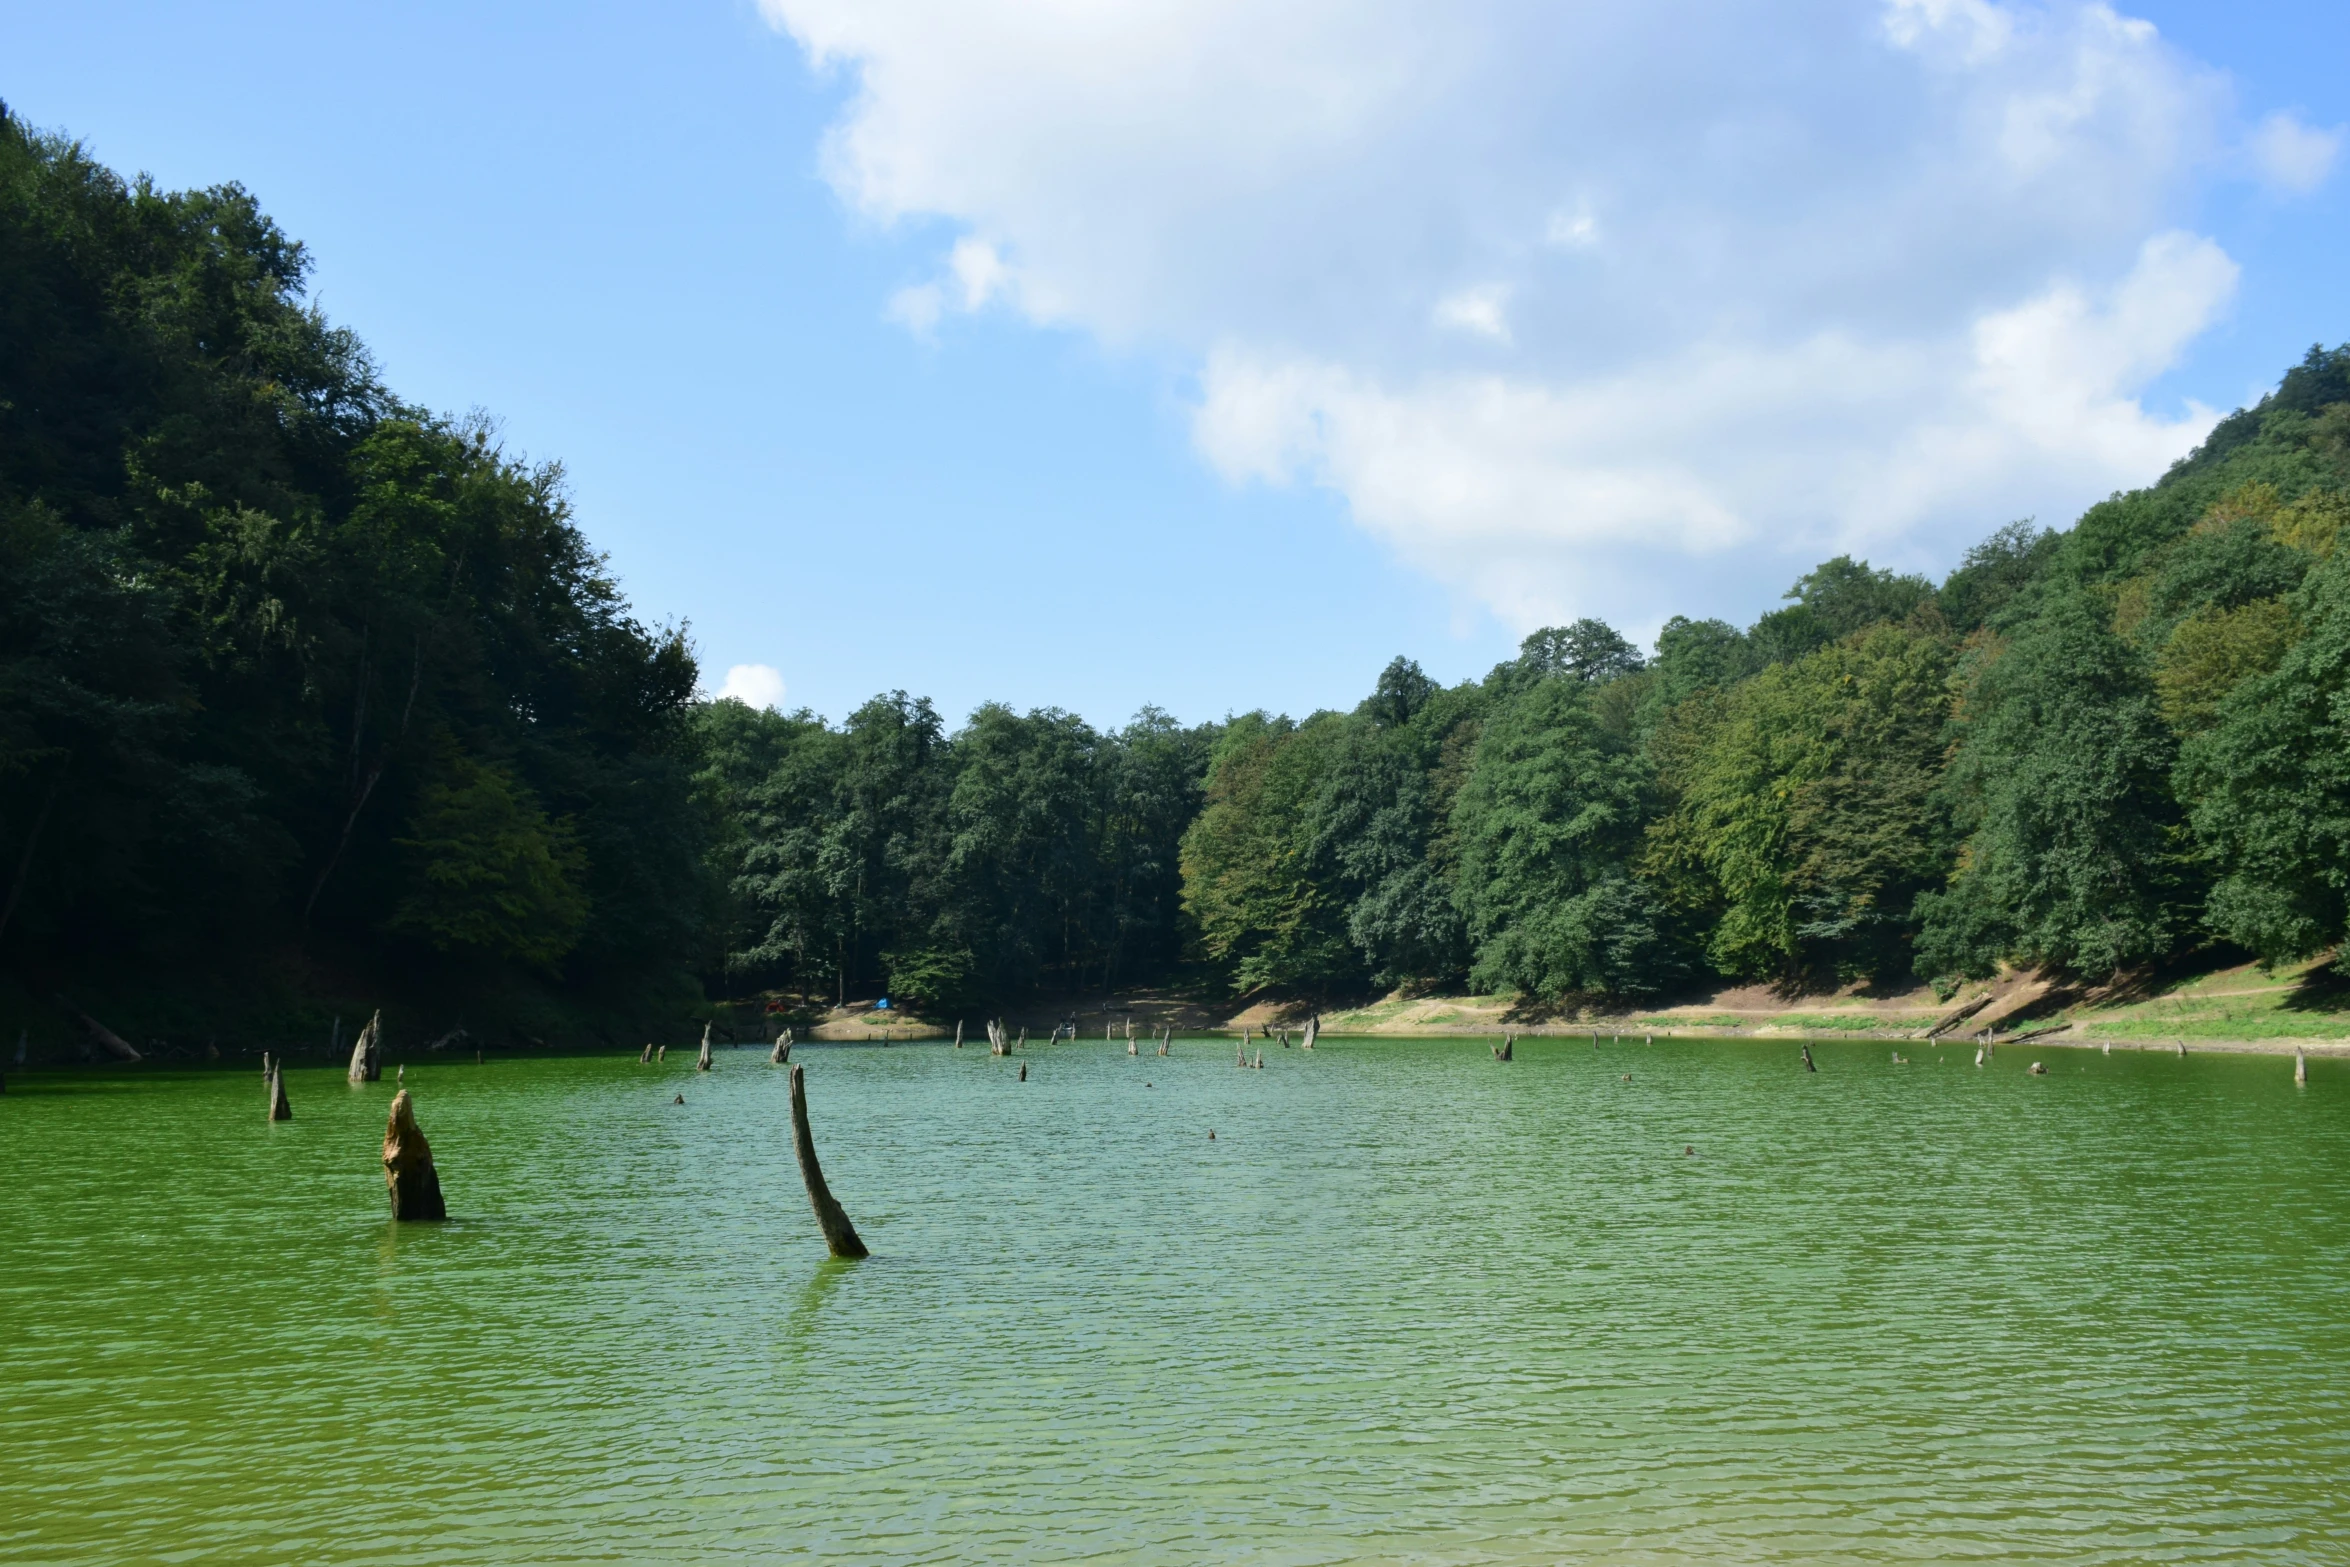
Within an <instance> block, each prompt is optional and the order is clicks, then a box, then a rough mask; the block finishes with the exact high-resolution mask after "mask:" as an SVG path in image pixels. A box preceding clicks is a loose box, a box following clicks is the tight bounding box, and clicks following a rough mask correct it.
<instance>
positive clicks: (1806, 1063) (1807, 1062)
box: [1803, 1045, 1819, 1072]
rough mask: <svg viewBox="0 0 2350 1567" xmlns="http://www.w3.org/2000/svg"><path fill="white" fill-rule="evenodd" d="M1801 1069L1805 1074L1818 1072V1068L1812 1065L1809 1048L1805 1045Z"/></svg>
mask: <svg viewBox="0 0 2350 1567" xmlns="http://www.w3.org/2000/svg"><path fill="white" fill-rule="evenodd" d="M1803 1069H1804V1070H1805V1071H1806V1072H1817V1071H1818V1070H1819V1068H1818V1067H1816V1066H1814V1065H1812V1060H1811V1046H1809V1045H1805V1046H1804V1047H1803Z"/></svg>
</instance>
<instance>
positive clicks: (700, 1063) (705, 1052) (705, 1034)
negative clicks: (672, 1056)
mask: <svg viewBox="0 0 2350 1567" xmlns="http://www.w3.org/2000/svg"><path fill="white" fill-rule="evenodd" d="M694 1070H695V1071H697V1072H707V1071H709V1070H710V1025H709V1024H707V1023H704V1024H703V1025H702V1054H701V1057H700V1059H698V1060H696V1061H695V1062H694Z"/></svg>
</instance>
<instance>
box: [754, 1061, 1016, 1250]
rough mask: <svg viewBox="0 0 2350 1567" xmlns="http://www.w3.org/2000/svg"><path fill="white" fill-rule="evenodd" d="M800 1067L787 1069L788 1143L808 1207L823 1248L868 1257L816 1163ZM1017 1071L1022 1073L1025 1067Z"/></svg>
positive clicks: (821, 1169) (802, 1069)
mask: <svg viewBox="0 0 2350 1567" xmlns="http://www.w3.org/2000/svg"><path fill="white" fill-rule="evenodd" d="M804 1070H805V1069H804V1068H802V1067H796V1066H795V1067H793V1068H792V1069H791V1145H792V1151H793V1152H795V1153H797V1154H798V1155H799V1156H800V1179H801V1180H802V1181H803V1182H805V1183H806V1184H807V1187H808V1206H809V1207H811V1208H813V1209H815V1210H816V1225H817V1228H819V1229H821V1230H822V1231H823V1232H824V1245H825V1248H826V1249H827V1250H828V1251H830V1252H831V1253H832V1254H833V1255H834V1256H835V1257H863V1256H868V1255H870V1254H869V1253H868V1252H867V1251H866V1250H865V1243H864V1242H863V1241H861V1240H859V1239H858V1238H857V1227H856V1226H855V1225H853V1224H851V1223H850V1222H849V1216H848V1214H847V1213H846V1212H845V1211H843V1209H842V1208H841V1205H840V1204H839V1203H837V1202H835V1201H834V1200H833V1196H832V1188H831V1187H829V1186H827V1185H825V1184H824V1167H823V1166H822V1165H819V1164H818V1163H817V1162H816V1139H815V1138H814V1137H813V1136H811V1135H810V1134H809V1132H808V1086H807V1080H806V1079H805V1077H803V1076H802V1073H803V1072H804ZM1021 1070H1022V1071H1023V1072H1025V1071H1026V1070H1027V1068H1026V1066H1023V1067H1022V1068H1021Z"/></svg>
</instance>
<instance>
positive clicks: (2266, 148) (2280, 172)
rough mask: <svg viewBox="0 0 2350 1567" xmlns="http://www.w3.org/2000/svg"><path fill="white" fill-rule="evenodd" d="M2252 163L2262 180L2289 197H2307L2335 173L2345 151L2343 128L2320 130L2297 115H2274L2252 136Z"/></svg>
mask: <svg viewBox="0 0 2350 1567" xmlns="http://www.w3.org/2000/svg"><path fill="white" fill-rule="evenodd" d="M2251 147H2252V164H2253V167H2254V168H2256V169H2258V170H2259V171H2260V177H2261V179H2262V180H2263V181H2264V182H2265V183H2266V184H2267V185H2268V186H2269V188H2270V189H2272V190H2275V191H2277V192H2279V193H2281V194H2283V195H2287V196H2306V195H2308V194H2309V193H2310V192H2311V191H2313V190H2315V189H2317V188H2318V187H2319V186H2320V185H2323V184H2324V183H2325V182H2326V176H2327V175H2329V174H2331V173H2333V172H2334V159H2335V158H2336V157H2337V156H2339V155H2340V153H2341V151H2342V129H2341V127H2340V126H2336V127H2335V128H2334V129H2332V130H2330V131H2323V130H2318V129H2316V128H2315V127H2313V126H2308V125H2304V124H2302V123H2301V120H2300V117H2299V116H2298V115H2292V114H2281V113H2280V114H2272V115H2270V116H2269V117H2268V118H2267V119H2265V120H2262V121H2261V122H2260V124H2259V126H2258V128H2257V129H2255V130H2254V131H2253V133H2252V141H2251Z"/></svg>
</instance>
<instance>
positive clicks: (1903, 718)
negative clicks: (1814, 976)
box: [1654, 626, 1949, 978]
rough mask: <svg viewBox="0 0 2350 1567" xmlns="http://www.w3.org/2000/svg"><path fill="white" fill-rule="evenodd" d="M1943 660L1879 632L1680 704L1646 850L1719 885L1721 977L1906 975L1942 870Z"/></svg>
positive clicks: (1913, 637) (1908, 638)
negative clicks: (1925, 897)
mask: <svg viewBox="0 0 2350 1567" xmlns="http://www.w3.org/2000/svg"><path fill="white" fill-rule="evenodd" d="M1948 662H1949V655H1948V651H1947V649H1946V647H1945V646H1944V644H1942V643H1941V642H1940V641H1938V640H1936V639H1934V638H1931V637H1926V636H1921V635H1917V634H1914V633H1911V632H1908V631H1905V630H1903V629H1901V628H1899V627H1895V626H1878V627H1877V628H1875V629H1874V630H1870V631H1864V632H1861V633H1859V634H1857V635H1855V636H1852V637H1850V638H1847V639H1846V640H1844V641H1842V642H1838V643H1835V644H1833V645H1831V646H1829V647H1826V648H1823V649H1821V650H1820V651H1818V652H1816V653H1813V654H1811V655H1809V656H1808V657H1806V658H1803V659H1801V660H1799V661H1797V662H1795V663H1793V664H1780V665H1775V666H1773V667H1772V668H1769V669H1766V670H1764V671H1763V672H1762V673H1761V674H1759V675H1757V676H1756V677H1754V678H1753V679H1752V680H1750V681H1747V682H1746V683H1745V684H1743V685H1741V686H1739V687H1737V688H1736V689H1735V690H1734V691H1732V692H1730V693H1729V694H1728V695H1727V696H1725V697H1724V698H1723V699H1721V700H1719V701H1717V702H1714V703H1711V704H1706V705H1704V706H1702V707H1693V708H1692V709H1690V710H1689V712H1688V716H1687V718H1686V720H1685V724H1686V726H1687V728H1688V729H1690V730H1692V731H1694V732H1691V733H1685V734H1682V735H1679V736H1676V737H1675V744H1674V745H1673V746H1672V747H1671V748H1670V754H1671V756H1672V758H1673V768H1672V772H1671V773H1670V775H1669V776H1668V778H1667V781H1666V782H1667V787H1668V789H1669V790H1670V792H1671V794H1672V797H1673V799H1674V802H1675V804H1674V807H1673V810H1672V811H1671V813H1670V814H1669V815H1668V816H1666V817H1665V818H1664V819H1663V820H1662V821H1660V822H1659V823H1658V824H1657V827H1656V829H1655V833H1654V838H1655V849H1654V854H1655V856H1656V860H1657V862H1658V868H1659V870H1660V872H1661V871H1662V870H1663V868H1664V867H1665V866H1666V865H1676V866H1679V867H1681V868H1683V869H1685V870H1687V869H1694V870H1697V871H1700V872H1702V874H1703V875H1704V876H1705V877H1706V878H1707V880H1708V881H1709V882H1710V883H1711V886H1712V888H1713V889H1715V894H1716V895H1715V897H1714V898H1712V899H1711V900H1708V901H1710V902H1712V903H1713V904H1714V905H1715V906H1716V907H1717V908H1718V910H1719V913H1718V916H1717V919H1716V922H1715V924H1714V928H1713V931H1712V934H1711V937H1710V939H1709V940H1708V943H1707V952H1708V956H1709V957H1710V958H1711V959H1712V961H1713V963H1714V965H1715V966H1716V967H1717V968H1719V969H1720V970H1721V971H1722V972H1724V973H1726V974H1730V975H1733V976H1737V977H1741V978H1766V977H1770V978H1777V977H1786V978H1793V977H1798V976H1802V975H1806V974H1809V973H1812V972H1815V971H1823V970H1824V971H1828V972H1833V973H1835V974H1836V975H1838V976H1839V977H1843V978H1851V977H1858V976H1884V977H1897V976H1900V975H1902V974H1905V973H1906V972H1907V969H1908V966H1909V955H1908V948H1909V940H1910V935H1911V931H1912V926H1913V923H1914V905H1915V902H1916V900H1917V898H1918V896H1919V895H1920V894H1921V893H1922V892H1925V891H1927V890H1930V889H1931V888H1933V887H1935V886H1937V885H1939V883H1940V880H1941V878H1942V875H1943V874H1944V872H1945V871H1946V869H1947V865H1948V849H1947V844H1946V841H1945V840H1946V834H1945V833H1944V832H1943V831H1942V828H1941V823H1940V821H1939V818H1938V813H1937V811H1936V809H1935V807H1934V804H1933V795H1934V790H1935V787H1936V785H1937V784H1938V782H1939V780H1940V776H1941V760H1942V756H1941V751H1942V746H1941V732H1942V727H1943V722H1944V714H1945V708H1946V704H1947V685H1946V680H1947V672H1948ZM1683 896H1684V900H1685V901H1686V899H1687V894H1686V893H1684V895H1683Z"/></svg>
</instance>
